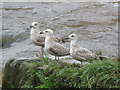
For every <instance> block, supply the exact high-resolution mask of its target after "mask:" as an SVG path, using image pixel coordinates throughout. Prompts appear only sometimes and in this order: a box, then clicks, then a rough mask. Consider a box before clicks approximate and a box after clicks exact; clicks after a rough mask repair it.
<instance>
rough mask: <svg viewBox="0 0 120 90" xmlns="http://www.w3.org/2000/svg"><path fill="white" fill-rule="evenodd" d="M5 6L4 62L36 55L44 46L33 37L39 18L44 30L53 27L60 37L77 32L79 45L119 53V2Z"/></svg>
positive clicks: (111, 54) (3, 10)
mask: <svg viewBox="0 0 120 90" xmlns="http://www.w3.org/2000/svg"><path fill="white" fill-rule="evenodd" d="M2 6H3V7H2V31H0V32H2V38H3V44H2V47H0V48H1V50H2V52H1V53H0V54H1V55H2V63H1V64H2V65H3V66H4V64H5V63H6V62H7V61H8V60H10V59H16V58H17V59H18V58H34V57H35V54H36V52H38V51H39V50H40V48H39V47H38V46H35V45H34V44H32V43H31V41H30V37H29V32H30V29H29V26H30V25H31V23H32V22H33V21H38V22H39V24H40V25H39V27H40V30H45V29H46V28H50V29H53V31H54V34H55V35H58V36H59V37H67V36H68V35H70V34H71V33H76V34H77V35H78V36H79V45H81V46H83V47H85V48H88V49H90V50H100V51H101V52H102V54H103V56H108V57H116V56H117V53H118V3H92V2H91V3H90V2H86V3H81V2H76V3H73V2H72V3H70V2H66V3H65V2H62V3H59V2H56V3H55V2H54V3H48V2H46V3H45V2H44V3H42V2H34V3H33V2H32V3H25V2H24V3H18V2H14V3H13V2H12V3H10V2H9V3H2ZM65 46H67V47H69V43H65ZM2 65H1V66H2Z"/></svg>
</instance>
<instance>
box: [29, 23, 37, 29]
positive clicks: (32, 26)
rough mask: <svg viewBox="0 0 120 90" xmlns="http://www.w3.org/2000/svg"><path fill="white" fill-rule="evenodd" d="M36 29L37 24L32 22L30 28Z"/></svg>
mask: <svg viewBox="0 0 120 90" xmlns="http://www.w3.org/2000/svg"><path fill="white" fill-rule="evenodd" d="M37 27H38V22H32V24H31V26H30V28H37Z"/></svg>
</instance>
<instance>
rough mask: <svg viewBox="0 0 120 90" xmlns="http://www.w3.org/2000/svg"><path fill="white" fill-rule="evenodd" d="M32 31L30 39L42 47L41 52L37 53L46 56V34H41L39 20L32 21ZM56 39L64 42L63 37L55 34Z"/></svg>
mask: <svg viewBox="0 0 120 90" xmlns="http://www.w3.org/2000/svg"><path fill="white" fill-rule="evenodd" d="M30 28H31V31H30V39H31V41H32V43H34V44H35V45H37V46H40V47H41V54H40V55H37V56H38V57H40V58H41V57H43V56H44V45H45V35H44V34H40V32H42V31H40V30H39V25H38V22H32V24H31V26H30ZM53 37H54V38H53V39H54V41H55V42H62V39H61V38H59V37H57V36H53Z"/></svg>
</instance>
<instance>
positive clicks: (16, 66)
mask: <svg viewBox="0 0 120 90" xmlns="http://www.w3.org/2000/svg"><path fill="white" fill-rule="evenodd" d="M36 62H38V63H40V62H41V61H40V60H38V59H35V60H29V59H28V60H27V59H22V60H10V61H8V62H7V63H6V65H5V68H4V71H3V74H4V75H3V79H2V87H3V88H12V87H13V88H21V87H22V86H23V85H24V84H25V81H26V79H27V77H28V75H27V74H28V73H27V70H28V69H32V68H35V67H36Z"/></svg>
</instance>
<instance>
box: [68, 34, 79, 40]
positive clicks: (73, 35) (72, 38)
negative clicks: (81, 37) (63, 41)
mask: <svg viewBox="0 0 120 90" xmlns="http://www.w3.org/2000/svg"><path fill="white" fill-rule="evenodd" d="M68 39H70V40H77V35H76V34H70V36H68Z"/></svg>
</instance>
